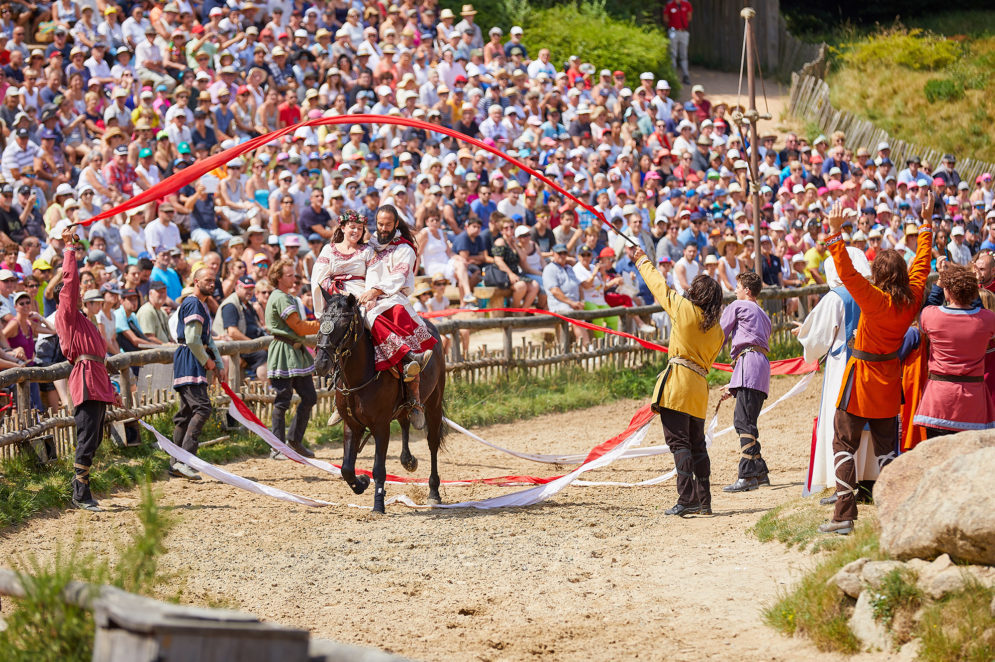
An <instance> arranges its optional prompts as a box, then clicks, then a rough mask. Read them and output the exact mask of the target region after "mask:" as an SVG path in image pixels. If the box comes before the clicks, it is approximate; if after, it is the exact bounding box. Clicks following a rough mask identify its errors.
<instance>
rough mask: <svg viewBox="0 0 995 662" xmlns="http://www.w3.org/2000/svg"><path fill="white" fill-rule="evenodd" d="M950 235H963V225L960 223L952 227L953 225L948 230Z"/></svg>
mask: <svg viewBox="0 0 995 662" xmlns="http://www.w3.org/2000/svg"><path fill="white" fill-rule="evenodd" d="M950 236H951V237H958V236H959V237H963V236H964V227H963V226H961V225H955V226H954V227H953V228H952V229H951V230H950Z"/></svg>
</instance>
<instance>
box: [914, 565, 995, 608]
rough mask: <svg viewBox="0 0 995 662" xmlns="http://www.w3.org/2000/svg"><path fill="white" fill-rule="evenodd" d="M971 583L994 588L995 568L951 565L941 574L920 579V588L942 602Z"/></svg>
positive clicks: (933, 574)
mask: <svg viewBox="0 0 995 662" xmlns="http://www.w3.org/2000/svg"><path fill="white" fill-rule="evenodd" d="M971 582H976V583H978V584H980V585H981V586H984V587H986V588H992V587H993V586H995V568H990V567H988V566H984V565H951V566H949V567H947V568H945V569H943V570H941V571H940V572H937V573H932V574H929V575H927V576H926V577H925V578H920V580H919V588H921V589H922V590H923V591H925V592H926V594H927V595H929V597H931V598H933V599H934V600H940V599H942V598H944V597H946V596H947V595H949V594H950V593H953V592H954V591H959V590H960V589H962V588H964V587H965V586H967V585H968V584H969V583H971Z"/></svg>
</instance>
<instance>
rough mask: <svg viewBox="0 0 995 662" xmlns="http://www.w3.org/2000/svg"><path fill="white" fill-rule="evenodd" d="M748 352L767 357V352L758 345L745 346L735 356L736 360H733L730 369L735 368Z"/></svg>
mask: <svg viewBox="0 0 995 662" xmlns="http://www.w3.org/2000/svg"><path fill="white" fill-rule="evenodd" d="M749 352H756V353H757V354H763V355H764V356H767V350H766V349H764V348H763V347H761V346H760V345H747V346H746V347H744V348H743V349H742V350H740V352H739V354H737V355H736V358H735V359H733V362H732V367H733V368H735V367H736V364H737V363H739V360H740V359H741V358H743V355H744V354H747V353H749Z"/></svg>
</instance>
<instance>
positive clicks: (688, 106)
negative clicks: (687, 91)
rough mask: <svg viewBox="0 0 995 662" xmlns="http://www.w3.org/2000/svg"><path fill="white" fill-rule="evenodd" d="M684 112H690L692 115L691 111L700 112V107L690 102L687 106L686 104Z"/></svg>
mask: <svg viewBox="0 0 995 662" xmlns="http://www.w3.org/2000/svg"><path fill="white" fill-rule="evenodd" d="M684 110H686V111H688V112H689V113H690V112H691V111H694V110H698V106H696V105H694V104H693V103H692V102H690V101H688V102H687V103H686V104H684Z"/></svg>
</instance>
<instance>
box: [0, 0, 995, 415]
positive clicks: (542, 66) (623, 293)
mask: <svg viewBox="0 0 995 662" xmlns="http://www.w3.org/2000/svg"><path fill="white" fill-rule="evenodd" d="M2 7H3V8H2V9H0V65H2V66H0V124H2V139H3V143H4V147H3V149H2V158H0V170H2V180H3V183H2V185H0V244H2V245H3V261H2V262H0V319H2V325H3V326H2V330H3V333H2V334H0V335H2V339H0V346H2V347H0V351H2V353H0V367H11V366H15V365H21V364H23V363H25V362H30V363H33V364H41V365H45V364H50V363H53V362H57V361H59V360H61V355H60V351H59V348H58V342H56V338H55V336H54V331H53V328H52V327H53V324H52V319H53V314H54V311H55V305H56V300H57V293H58V290H59V283H60V279H61V261H62V259H63V256H62V245H61V244H62V241H61V235H62V232H63V230H64V229H65V227H66V225H67V224H68V223H73V222H80V221H86V220H88V219H90V218H92V217H94V216H96V215H97V214H99V213H100V212H101V211H103V210H107V209H109V208H111V207H113V206H114V205H117V204H119V203H121V202H123V201H125V200H127V199H129V198H131V197H133V196H135V195H136V194H138V193H139V192H141V191H144V190H147V189H148V188H149V187H151V186H153V185H155V184H156V183H158V182H160V181H162V180H164V179H165V178H167V177H169V176H170V175H172V174H173V173H175V172H178V171H180V170H182V169H183V168H186V167H188V166H190V165H191V164H192V163H194V162H195V161H198V160H202V159H204V158H206V157H207V156H208V155H211V154H214V153H217V152H219V151H221V150H224V149H226V148H229V147H232V146H234V145H236V144H238V143H240V142H242V141H245V140H247V139H249V138H252V137H255V136H259V135H262V134H265V133H268V132H271V131H273V130H276V129H278V128H282V127H285V126H290V125H294V124H296V123H298V122H299V121H301V120H302V119H310V118H317V117H330V116H339V115H346V114H354V113H370V114H379V115H384V116H388V117H403V118H412V119H416V120H422V121H424V122H427V123H428V124H429V125H437V126H445V127H449V128H451V129H454V130H455V131H457V132H459V133H461V134H464V135H466V136H468V137H472V138H476V139H478V140H480V141H483V142H484V143H485V144H487V145H489V146H493V147H496V148H498V149H500V150H502V151H504V152H506V153H508V154H510V155H512V156H514V157H516V158H517V159H519V160H521V161H522V162H524V163H525V164H526V165H528V166H529V167H530V168H532V169H535V170H538V171H542V172H543V173H544V174H545V175H546V176H547V177H548V178H550V179H552V180H553V181H555V182H557V184H558V185H559V186H561V187H562V188H564V189H565V190H567V191H569V192H570V193H571V195H573V196H576V197H577V198H580V199H582V200H584V201H585V203H587V204H589V205H590V206H592V207H594V208H595V209H596V210H597V211H598V214H592V213H591V212H589V211H587V210H585V209H584V208H582V207H579V206H578V205H577V204H576V203H575V202H574V201H573V200H571V199H570V198H568V197H566V196H564V195H562V194H561V193H559V192H558V191H556V190H555V189H553V188H552V187H550V186H548V185H546V184H544V183H543V182H542V181H540V180H539V179H538V178H536V177H532V176H531V175H530V174H529V173H528V172H526V171H524V170H521V169H519V168H517V167H515V166H513V165H512V164H510V163H509V162H507V161H505V160H502V159H500V158H496V157H495V156H494V155H492V154H490V153H489V152H487V151H485V150H482V149H473V148H471V147H470V146H468V144H467V143H466V142H463V141H459V140H455V139H453V138H450V137H448V136H446V135H443V134H440V133H434V132H432V131H428V130H425V129H422V128H409V127H402V126H397V125H391V124H378V125H369V124H365V125H359V124H354V125H335V126H321V127H317V128H315V127H302V128H298V129H297V130H295V131H294V132H292V133H290V134H288V135H287V136H286V137H284V138H282V139H279V140H274V141H272V142H270V143H268V144H267V145H266V146H264V147H262V148H260V149H258V150H256V151H255V152H249V153H246V154H245V155H244V156H243V157H239V158H235V159H233V160H231V161H229V162H228V163H227V165H226V166H224V167H221V168H219V169H217V170H214V171H212V172H211V173H209V174H208V175H206V176H204V177H201V178H200V179H199V180H197V181H196V182H195V183H193V184H191V185H189V186H186V187H184V188H181V189H179V190H178V191H175V192H173V193H170V194H168V195H166V196H165V197H163V198H161V199H160V200H158V201H156V202H155V203H151V204H148V205H145V206H142V207H138V208H135V209H133V210H130V211H129V212H128V213H127V214H120V215H117V216H115V217H112V218H110V219H107V220H103V221H100V222H97V223H93V224H91V225H89V226H87V227H86V228H85V236H84V239H85V240H86V242H87V244H88V252H87V253H86V254H85V256H84V262H85V263H84V264H83V266H82V278H83V288H82V289H83V291H84V292H85V295H84V297H83V306H84V308H85V310H86V312H87V314H88V315H89V316H90V317H91V319H93V320H94V321H95V322H96V323H98V325H99V326H100V328H102V329H103V330H104V333H105V335H106V337H107V339H108V341H109V344H110V346H111V348H112V351H113V352H117V351H134V350H136V349H141V348H145V347H152V346H156V345H159V344H162V343H169V342H172V341H173V339H174V337H175V329H174V326H173V325H174V323H175V322H174V321H171V319H170V316H171V315H172V314H173V313H175V310H176V308H177V306H178V304H179V301H180V300H181V299H182V297H183V295H184V286H185V285H186V284H187V280H188V278H189V277H190V275H191V273H192V272H193V271H195V270H196V268H197V267H198V266H201V265H206V266H209V267H211V268H213V269H214V270H215V272H216V288H215V293H214V296H213V297H211V298H210V299H209V300H208V306H209V308H210V311H211V313H212V315H214V316H215V317H216V318H217V319H216V323H215V325H214V332H215V334H216V335H217V336H218V337H224V338H233V339H244V338H254V337H259V336H260V335H263V334H264V333H265V329H263V328H262V324H261V321H260V320H261V319H262V317H263V316H262V314H261V311H262V309H263V306H264V305H265V301H266V297H267V296H268V294H269V285H268V283H267V281H266V279H265V278H263V277H262V276H263V275H264V274H265V272H266V270H267V268H268V266H269V265H270V264H272V263H273V262H274V261H275V260H277V259H279V258H289V259H291V260H293V261H294V262H295V264H297V267H298V274H299V276H298V277H299V281H300V283H299V284H300V292H299V294H300V296H301V298H302V299H303V301H304V305H305V306H306V309H307V310H308V311H310V310H312V306H311V301H310V299H309V297H310V287H309V284H308V278H309V274H310V273H311V269H312V267H313V266H314V263H315V260H316V258H317V256H318V253H319V252H320V250H321V248H322V247H323V246H324V244H325V243H326V242H327V241H328V240H329V239H330V238H331V236H332V234H333V231H334V229H335V227H336V223H337V219H338V216H339V214H341V213H342V212H343V211H344V210H347V209H352V210H355V211H357V212H359V213H360V214H361V215H363V216H364V217H365V218H366V219H367V220H368V223H369V224H370V227H371V228H372V227H373V225H374V217H375V211H376V209H377V208H378V207H379V206H381V205H385V204H391V205H393V206H395V207H396V208H397V209H398V211H399V212H400V214H401V216H402V218H404V219H405V221H406V222H407V223H408V224H409V225H410V226H411V227H412V230H413V231H414V233H415V236H416V238H417V244H418V252H419V260H420V268H421V273H422V275H423V276H425V277H426V278H425V281H426V282H425V284H424V286H423V287H421V288H420V289H419V292H418V295H419V296H418V300H419V303H418V304H417V305H418V306H420V307H421V309H423V310H439V309H444V308H447V307H454V306H461V307H472V306H474V305H478V304H479V303H481V302H480V301H478V298H477V295H478V293H479V292H480V291H481V290H479V289H478V288H479V286H480V285H484V286H489V287H488V289H487V290H486V291H488V292H495V291H496V292H498V293H499V295H506V297H507V299H508V303H509V304H510V305H511V306H513V307H523V308H528V307H546V308H548V309H550V310H554V311H570V310H581V309H585V308H586V309H591V308H603V307H609V306H612V305H632V304H634V303H640V302H650V301H652V297H651V295H650V294H649V292H648V290H647V289H646V286H645V283H643V282H642V279H641V278H640V277H639V275H638V272H637V270H636V269H635V267H634V265H633V262H632V259H631V255H632V250H633V248H632V244H630V243H629V242H627V241H626V240H625V239H623V238H622V236H621V235H625V236H627V237H629V238H630V239H632V240H633V242H634V244H635V245H638V246H639V247H640V248H642V249H643V250H644V251H645V252H646V253H647V255H648V256H649V257H650V258H651V259H653V260H654V261H655V263H657V264H658V265H659V268H660V270H661V271H662V272H663V273H664V274H666V276H667V278H668V281H669V282H670V283H671V284H672V285H673V287H675V288H676V289H677V290H678V291H679V292H681V291H683V290H684V289H685V288H686V287H687V286H688V284H689V283H690V281H691V280H692V279H693V278H694V276H695V275H697V274H698V273H708V274H709V275H711V276H712V277H714V278H715V279H716V280H717V281H718V282H719V283H720V284H721V285H722V287H723V288H724V289H725V290H726V291H728V292H732V291H733V290H734V288H735V286H736V276H737V274H738V273H740V272H741V271H743V270H751V269H754V265H755V254H756V251H759V252H760V256H761V264H762V274H761V275H762V279H763V282H764V284H765V286H768V287H789V286H799V285H804V284H818V283H823V282H824V281H825V271H824V268H823V263H824V262H825V260H826V258H827V257H828V253H827V251H826V249H825V245H824V244H825V242H824V238H825V235H826V232H827V230H828V228H827V226H826V222H825V221H826V212H827V210H828V209H829V206H830V205H831V204H832V203H833V202H834V201H836V200H842V201H843V204H844V206H845V207H846V209H847V213H848V214H849V220H848V221H847V224H848V229H847V235H846V236H845V241H847V242H848V243H850V244H852V245H853V246H856V247H858V248H860V249H862V250H865V251H866V252H867V255H868V257H870V258H873V256H874V254H875V253H876V251H878V250H881V249H883V248H897V249H899V250H904V251H905V253H906V255H907V256H909V258H911V256H912V254H913V250H914V243H913V242H912V241H909V239H910V237H911V236H913V235H914V234H915V219H916V217H917V215H918V213H919V210H920V208H921V201H922V199H923V196H924V195H925V194H926V192H927V191H928V190H932V191H933V192H934V193H935V194H936V198H937V204H936V217H935V218H934V221H935V227H936V245H935V248H934V263H939V264H940V265H941V266H942V263H943V261H945V260H948V261H949V262H952V263H956V264H967V263H969V262H971V261H972V260H973V261H976V262H979V264H980V265H981V266H980V267H978V273H979V277H980V279H981V282H982V285H984V286H986V287H991V283H992V275H993V269H992V266H991V258H990V257H989V258H987V260H980V261H978V260H977V259H976V257H977V256H978V254H979V253H984V252H986V251H988V252H990V251H991V250H992V249H993V248H995V206H993V197H995V191H993V189H992V182H991V175H990V174H988V173H985V174H983V175H980V176H978V177H977V178H976V179H974V180H973V181H964V180H962V179H961V177H960V175H959V174H958V172H957V169H956V161H955V159H954V157H953V155H947V156H945V157H944V158H943V160H942V162H941V163H940V164H931V163H924V162H921V161H920V160H919V159H918V158H910V159H907V161H906V162H905V163H893V162H892V159H891V150H890V148H889V145H888V144H886V143H881V144H878V145H875V146H863V145H852V144H849V143H848V141H847V138H846V136H845V135H843V134H842V133H835V134H833V135H831V136H829V137H828V138H826V137H824V136H819V137H817V138H815V139H814V140H811V141H809V140H806V139H805V138H804V137H801V136H796V135H794V134H788V135H786V136H783V137H781V138H779V137H778V136H774V135H764V136H762V138H761V140H760V142H759V144H757V145H752V146H751V145H749V144H748V141H747V140H746V139H745V137H744V135H745V134H744V133H743V132H742V131H741V128H742V127H741V126H740V125H739V124H737V122H736V120H735V118H736V117H738V115H737V112H736V111H741V110H742V109H739V108H730V107H729V106H728V105H727V104H725V103H721V102H714V103H713V102H712V101H710V100H709V99H708V97H707V96H706V90H705V89H704V88H703V87H702V86H701V85H694V86H693V87H692V88H691V90H690V98H689V100H688V101H686V102H680V101H677V100H675V99H673V98H672V97H671V96H670V93H671V89H670V84H669V82H668V81H667V80H663V79H658V78H657V77H656V76H655V75H654V74H653V73H651V72H642V73H629V72H624V71H617V70H611V69H606V68H601V67H602V66H603V65H602V64H600V63H591V62H587V61H585V60H584V58H583V53H579V54H578V55H575V56H571V57H570V58H569V59H568V60H567V61H565V62H554V61H552V60H551V58H550V52H549V50H548V49H546V48H535V49H533V48H529V47H526V45H525V44H524V43H523V38H524V37H525V35H524V33H523V30H522V28H521V27H519V26H485V27H484V29H482V26H480V25H478V24H477V23H476V22H475V20H474V19H475V16H476V12H475V10H474V8H473V6H472V5H469V4H467V5H464V6H463V7H462V11H461V12H459V13H458V14H457V13H455V12H453V11H451V10H449V9H438V8H437V7H436V3H435V2H434V1H433V0H426V1H425V2H422V3H415V2H411V1H404V2H401V3H400V4H390V3H389V2H387V1H386V0H385V1H383V2H370V1H369V0H367V1H366V2H360V1H359V0H353V1H351V2H350V1H349V0H318V1H317V2H314V3H302V2H292V1H290V0H268V1H263V2H260V3H258V4H257V3H254V2H251V1H245V2H242V1H241V0H227V2H221V1H219V0H205V1H204V2H189V1H186V0H184V1H181V2H166V3H164V2H159V1H156V2H148V1H147V2H134V3H130V2H125V3H122V4H114V3H112V2H106V1H103V0H102V1H101V2H99V3H98V2H93V0H82V1H80V2H71V1H69V0H57V1H56V2H55V3H52V4H51V5H49V4H47V3H36V4H32V3H18V4H6V5H3V6H2ZM15 8H16V9H17V11H16V12H12V11H11V10H12V9H15ZM485 30H486V34H485V33H484V31H485ZM32 40H33V41H34V42H35V43H36V44H37V45H30V44H29V42H31V41H32ZM533 50H534V52H532V51H533ZM868 147H872V148H873V151H871V150H869V149H868ZM750 149H756V150H758V153H759V160H760V167H759V173H758V174H757V177H756V180H757V181H758V182H759V186H760V190H759V193H760V207H759V209H754V207H753V204H752V202H751V196H750V191H751V186H753V185H752V184H751V183H750V179H751V178H750V177H749V173H748V164H747V161H748V159H749V155H750ZM755 215H759V217H760V219H761V227H762V236H761V237H760V245H759V246H756V245H755V243H754V236H753V231H752V223H753V218H754V216H755ZM602 217H603V219H605V220H606V221H607V222H608V223H611V224H612V225H613V226H614V229H615V231H616V232H613V231H611V230H610V229H609V228H605V227H603V220H602ZM986 265H987V266H986ZM452 292H458V295H456V296H452V297H451V296H450V294H451V293H452ZM491 303H494V301H491ZM793 311H794V308H789V311H788V312H789V313H790V312H793ZM604 322H605V323H606V324H608V325H609V326H611V325H612V324H614V325H616V326H617V323H618V320H617V319H615V318H610V319H606V320H604ZM657 322H658V324H660V325H665V324H666V320H665V319H659V318H658V319H657ZM641 330H643V331H650V330H653V329H652V327H651V326H649V325H646V324H643V325H641ZM264 358H265V356H262V357H260V356H258V355H253V356H245V357H242V360H244V361H245V363H246V366H247V367H248V368H249V372H250V373H254V372H256V371H257V370H258V371H259V372H260V378H261V377H262V374H261V373H262V372H264V370H262V369H260V366H261V364H262V362H263V360H264ZM43 387H44V388H43V389H42V390H41V391H40V392H36V393H34V394H33V399H34V405H35V406H38V407H47V406H51V405H57V404H59V403H60V402H66V401H67V400H66V397H65V393H64V389H62V387H61V386H58V385H57V386H54V387H53V386H51V385H43ZM46 389H47V390H46Z"/></svg>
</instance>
